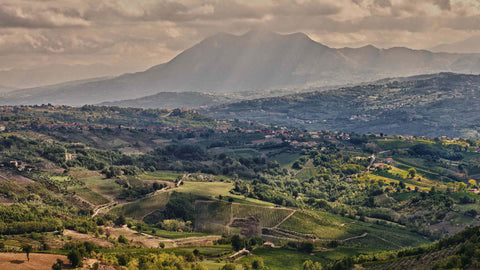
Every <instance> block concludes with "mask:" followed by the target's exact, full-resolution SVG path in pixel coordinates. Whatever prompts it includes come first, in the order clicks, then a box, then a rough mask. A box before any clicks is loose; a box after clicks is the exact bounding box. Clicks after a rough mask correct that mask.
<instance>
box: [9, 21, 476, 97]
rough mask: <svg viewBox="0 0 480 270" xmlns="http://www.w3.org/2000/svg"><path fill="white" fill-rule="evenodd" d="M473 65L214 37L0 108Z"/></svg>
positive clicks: (468, 60)
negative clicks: (167, 57) (143, 65)
mask: <svg viewBox="0 0 480 270" xmlns="http://www.w3.org/2000/svg"><path fill="white" fill-rule="evenodd" d="M479 59H480V57H479V56H478V55H475V54H448V53H432V52H429V51H424V50H411V49H408V48H401V47H396V48H390V49H379V48H375V47H373V46H366V47H361V48H342V49H335V48H330V47H327V46H325V45H323V44H320V43H317V42H315V41H313V40H312V39H310V38H309V37H308V36H307V35H305V34H302V33H294V34H288V35H280V34H276V33H272V32H261V31H250V32H248V33H246V34H243V35H239V36H236V35H231V34H226V33H220V34H217V35H214V36H211V37H208V38H206V39H204V40H203V41H201V42H200V43H198V44H196V45H194V46H193V47H191V48H189V49H187V50H185V51H184V52H182V53H180V54H179V55H177V56H176V57H175V58H173V59H172V60H171V61H169V62H167V63H164V64H160V65H157V66H154V67H152V68H150V69H148V70H145V71H143V72H137V73H132V74H124V75H122V76H119V77H115V78H109V79H104V80H96V81H93V82H85V83H81V84H71V85H63V86H54V87H43V88H40V89H38V88H37V89H35V88H34V89H26V90H23V91H20V92H15V93H12V94H10V95H7V96H5V98H3V99H2V101H1V102H0V104H41V103H52V104H66V105H83V104H96V103H100V102H106V101H118V100H125V99H136V98H141V97H145V96H149V95H153V94H156V93H158V92H167V91H170V92H171V91H176V92H182V91H197V92H209V93H216V92H241V91H255V90H260V89H276V88H277V89H278V88H293V87H296V88H302V87H303V88H304V87H310V86H327V85H345V84H347V83H358V82H365V81H371V80H376V79H380V78H384V77H398V76H409V75H416V74H425V73H435V72H442V71H451V72H463V73H470V72H480V61H479Z"/></svg>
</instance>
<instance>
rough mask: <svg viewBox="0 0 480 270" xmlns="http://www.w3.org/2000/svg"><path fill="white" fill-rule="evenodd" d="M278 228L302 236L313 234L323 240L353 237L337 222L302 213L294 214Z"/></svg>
mask: <svg viewBox="0 0 480 270" xmlns="http://www.w3.org/2000/svg"><path fill="white" fill-rule="evenodd" d="M279 228H280V229H285V230H289V231H294V232H299V233H303V234H315V235H316V236H317V237H319V238H324V239H344V238H347V237H350V236H353V235H352V234H350V233H349V232H348V231H347V230H345V228H343V227H342V226H341V224H340V223H339V222H338V220H333V219H325V218H323V217H320V216H318V217H314V216H312V215H309V214H307V213H304V212H296V213H295V214H294V215H293V216H291V217H290V218H289V219H287V220H286V221H285V222H284V223H282V225H280V227H279Z"/></svg>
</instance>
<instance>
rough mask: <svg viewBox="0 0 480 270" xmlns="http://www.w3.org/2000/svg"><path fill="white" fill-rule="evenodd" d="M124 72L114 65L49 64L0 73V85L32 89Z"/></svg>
mask: <svg viewBox="0 0 480 270" xmlns="http://www.w3.org/2000/svg"><path fill="white" fill-rule="evenodd" d="M124 72H125V69H124V68H122V67H116V66H114V65H103V64H92V65H62V64H51V65H46V66H42V67H35V68H22V69H11V70H4V71H0V82H1V84H5V85H11V86H14V87H15V88H19V89H20V88H33V87H40V86H45V85H53V84H59V83H64V82H68V81H78V80H85V79H88V78H94V77H95V78H98V77H106V76H118V75H119V74H122V73H124Z"/></svg>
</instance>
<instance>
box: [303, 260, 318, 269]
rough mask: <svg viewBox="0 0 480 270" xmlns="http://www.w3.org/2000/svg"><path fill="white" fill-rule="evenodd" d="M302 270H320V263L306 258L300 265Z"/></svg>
mask: <svg viewBox="0 0 480 270" xmlns="http://www.w3.org/2000/svg"><path fill="white" fill-rule="evenodd" d="M302 269H303V270H322V265H321V264H320V263H318V262H315V263H313V262H312V261H311V260H306V261H305V262H303V265H302Z"/></svg>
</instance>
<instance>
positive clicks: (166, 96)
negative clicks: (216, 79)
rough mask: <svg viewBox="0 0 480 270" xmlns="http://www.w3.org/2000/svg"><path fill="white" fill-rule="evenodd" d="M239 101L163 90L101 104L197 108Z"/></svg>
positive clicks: (209, 95)
mask: <svg viewBox="0 0 480 270" xmlns="http://www.w3.org/2000/svg"><path fill="white" fill-rule="evenodd" d="M233 101H238V100H237V99H234V98H233V97H227V96H220V95H213V94H207V93H199V92H161V93H157V94H155V95H151V96H146V97H142V98H137V99H129V100H120V101H111V102H103V103H100V104H99V105H101V106H119V107H133V108H165V109H168V108H171V109H173V108H196V107H202V106H212V105H219V104H222V103H227V102H233Z"/></svg>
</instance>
